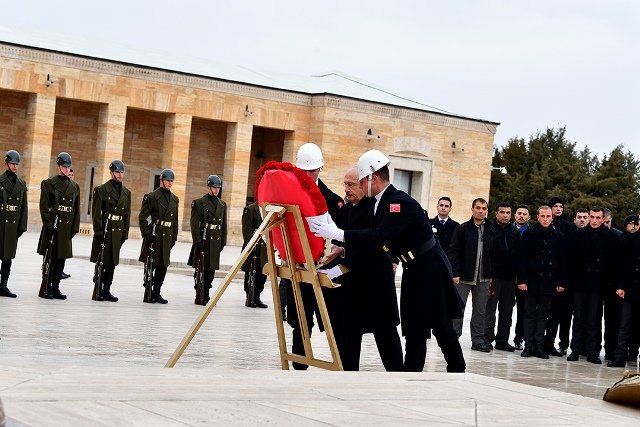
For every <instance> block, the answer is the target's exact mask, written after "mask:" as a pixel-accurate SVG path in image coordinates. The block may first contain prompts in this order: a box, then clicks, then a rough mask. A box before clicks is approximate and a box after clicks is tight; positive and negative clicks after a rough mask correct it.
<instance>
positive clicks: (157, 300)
mask: <svg viewBox="0 0 640 427" xmlns="http://www.w3.org/2000/svg"><path fill="white" fill-rule="evenodd" d="M155 300H156V301H155V302H157V303H158V304H166V303H168V302H169V301H167V300H166V299H164V298H162V295H160V294H156V296H155Z"/></svg>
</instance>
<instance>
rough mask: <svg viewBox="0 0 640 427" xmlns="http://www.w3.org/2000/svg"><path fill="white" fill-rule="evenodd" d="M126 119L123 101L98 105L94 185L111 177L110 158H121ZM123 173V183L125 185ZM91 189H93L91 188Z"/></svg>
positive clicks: (125, 106)
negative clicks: (98, 116)
mask: <svg viewBox="0 0 640 427" xmlns="http://www.w3.org/2000/svg"><path fill="white" fill-rule="evenodd" d="M126 121H127V105H126V104H123V103H112V104H103V105H101V106H100V118H99V122H98V140H97V141H96V170H95V173H94V177H93V184H94V186H97V185H100V184H102V183H104V182H106V181H108V180H109V179H110V178H111V174H110V173H109V163H110V162H111V160H114V159H120V160H122V161H123V162H124V165H125V171H126V167H127V162H126V159H123V158H122V157H123V149H124V129H125V124H126ZM126 176H127V175H126V173H125V185H126V179H127V178H126ZM92 191H93V190H92Z"/></svg>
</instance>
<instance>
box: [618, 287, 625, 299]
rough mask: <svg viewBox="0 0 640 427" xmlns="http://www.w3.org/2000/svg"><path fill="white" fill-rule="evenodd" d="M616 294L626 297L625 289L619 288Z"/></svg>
mask: <svg viewBox="0 0 640 427" xmlns="http://www.w3.org/2000/svg"><path fill="white" fill-rule="evenodd" d="M616 295H618V296H619V297H620V298H624V289H618V290H617V291H616Z"/></svg>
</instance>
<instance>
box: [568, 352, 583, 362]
mask: <svg viewBox="0 0 640 427" xmlns="http://www.w3.org/2000/svg"><path fill="white" fill-rule="evenodd" d="M578 359H580V353H578V352H577V351H572V352H571V354H570V355H568V356H567V362H575V361H576V360H578Z"/></svg>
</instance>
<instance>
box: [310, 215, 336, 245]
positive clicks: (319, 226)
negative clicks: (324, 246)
mask: <svg viewBox="0 0 640 427" xmlns="http://www.w3.org/2000/svg"><path fill="white" fill-rule="evenodd" d="M327 221H329V222H327ZM309 228H310V229H311V231H312V232H313V234H315V235H316V236H318V237H324V238H325V239H330V240H338V241H340V242H344V231H342V230H340V229H339V228H338V226H337V225H336V223H335V222H333V221H332V220H331V217H328V219H327V218H314V219H311V220H309Z"/></svg>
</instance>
